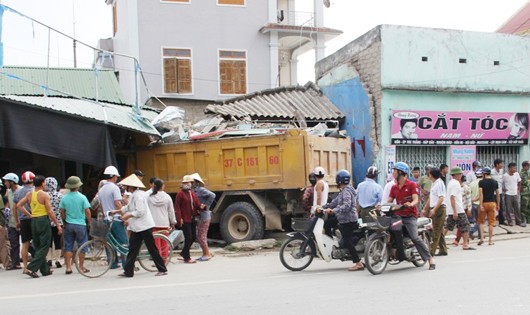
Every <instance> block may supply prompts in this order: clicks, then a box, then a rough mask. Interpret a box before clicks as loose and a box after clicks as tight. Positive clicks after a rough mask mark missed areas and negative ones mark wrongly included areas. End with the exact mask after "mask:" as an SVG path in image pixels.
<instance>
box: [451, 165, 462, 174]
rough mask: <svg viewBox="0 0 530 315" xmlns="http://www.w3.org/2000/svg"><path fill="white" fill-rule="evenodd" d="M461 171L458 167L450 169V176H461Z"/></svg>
mask: <svg viewBox="0 0 530 315" xmlns="http://www.w3.org/2000/svg"><path fill="white" fill-rule="evenodd" d="M462 173H463V172H462V169H461V168H460V167H458V166H457V167H453V168H452V169H451V175H458V174H462Z"/></svg>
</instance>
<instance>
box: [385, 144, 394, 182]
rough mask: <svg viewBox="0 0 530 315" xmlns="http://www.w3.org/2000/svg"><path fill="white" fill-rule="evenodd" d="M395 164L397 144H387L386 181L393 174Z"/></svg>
mask: <svg viewBox="0 0 530 315" xmlns="http://www.w3.org/2000/svg"><path fill="white" fill-rule="evenodd" d="M394 164H396V146H395V145H387V146H385V171H386V172H385V174H386V176H385V181H386V180H387V178H388V176H391V175H392V172H393V169H392V168H393V167H394Z"/></svg>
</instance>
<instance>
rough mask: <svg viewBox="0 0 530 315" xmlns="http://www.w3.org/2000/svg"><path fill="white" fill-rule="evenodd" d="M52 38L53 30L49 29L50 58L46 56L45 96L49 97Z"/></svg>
mask: <svg viewBox="0 0 530 315" xmlns="http://www.w3.org/2000/svg"><path fill="white" fill-rule="evenodd" d="M50 36H51V30H50V29H48V56H46V57H47V59H48V60H47V64H46V88H45V89H44V96H48V86H50V85H49V82H50Z"/></svg>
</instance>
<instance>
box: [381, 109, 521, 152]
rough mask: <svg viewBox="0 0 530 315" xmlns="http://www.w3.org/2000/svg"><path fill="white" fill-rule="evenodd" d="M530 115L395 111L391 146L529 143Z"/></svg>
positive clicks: (393, 112) (393, 113)
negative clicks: (529, 127)
mask: <svg viewBox="0 0 530 315" xmlns="http://www.w3.org/2000/svg"><path fill="white" fill-rule="evenodd" d="M528 124H529V115H528V113H508V112H502V113H492V112H487V113H484V112H443V111H415V110H395V111H392V137H391V138H392V144H397V145H523V144H528Z"/></svg>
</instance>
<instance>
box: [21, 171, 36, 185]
mask: <svg viewBox="0 0 530 315" xmlns="http://www.w3.org/2000/svg"><path fill="white" fill-rule="evenodd" d="M21 178H22V182H23V183H24V184H28V183H33V180H34V179H35V174H33V173H32V172H30V171H26V172H24V173H22V176H21Z"/></svg>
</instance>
